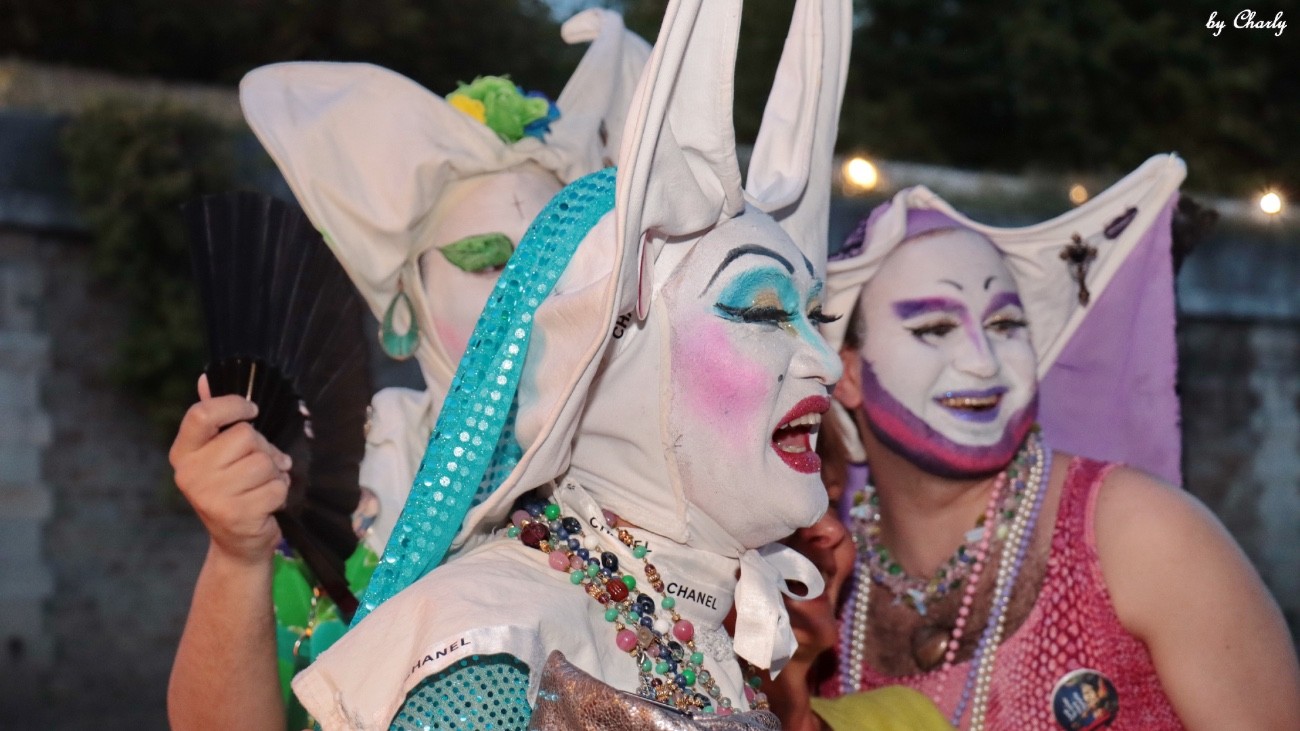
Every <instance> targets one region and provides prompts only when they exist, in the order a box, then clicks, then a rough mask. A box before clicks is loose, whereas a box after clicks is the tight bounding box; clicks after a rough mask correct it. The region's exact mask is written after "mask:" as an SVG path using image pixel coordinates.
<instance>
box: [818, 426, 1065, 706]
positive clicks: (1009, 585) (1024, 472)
mask: <svg viewBox="0 0 1300 731" xmlns="http://www.w3.org/2000/svg"><path fill="white" fill-rule="evenodd" d="M1051 464H1052V461H1051V452H1050V450H1048V449H1047V448H1045V447H1044V446H1043V443H1042V439H1041V437H1040V436H1039V433H1038V430H1037V429H1034V431H1032V432H1031V433H1030V435H1029V437H1028V438H1027V439H1026V440H1025V443H1024V445H1023V446H1021V448H1020V451H1019V452H1018V453H1017V455H1016V458H1015V460H1013V462H1012V464H1011V465H1010V466H1009V467H1008V468H1007V470H1006V472H1005V473H1004V475H1002V476H999V480H1000V481H1004V482H1010V483H1011V484H1012V485H1013V488H1012V490H1013V492H1019V493H1021V494H1022V495H1023V496H1025V497H1028V498H1029V499H1021V500H1020V501H1019V503H1018V505H1017V508H1016V510H1015V512H1014V514H1013V518H1012V520H1011V525H1010V527H1009V528H1008V529H1007V531H1006V534H1005V536H1004V537H1003V536H999V538H1002V540H1003V542H1002V556H1001V560H1000V562H999V564H998V574H997V578H996V580H995V582H994V588H993V601H992V608H991V610H990V612H989V619H988V622H987V624H986V625H985V627H984V631H983V632H982V633H981V635H980V639H979V642H978V644H977V645H976V647H975V653H974V655H973V656H972V657H971V667H970V670H969V671H968V672H967V674H966V680H965V683H964V684H963V686H962V692H961V698H960V700H959V701H958V703H957V707H956V708H955V709H954V712H953V714H952V716H951V717H950V719H949V720H950V722H951V723H952V725H953V726H954V727H958V726H959V725H960V723H961V719H962V716H963V715H964V714H965V712H966V708H967V705H968V704H970V705H971V723H970V726H969V728H970V729H971V730H972V731H981V730H982V729H983V728H984V718H985V713H986V712H987V709H988V700H989V689H990V686H991V683H992V678H993V665H994V660H995V658H996V656H997V649H998V646H999V645H1000V644H1001V643H1002V638H1003V634H1004V632H1005V630H1006V620H1007V608H1008V606H1009V605H1010V599H1011V593H1012V590H1013V589H1014V587H1015V584H1016V578H1017V577H1018V576H1019V574H1020V568H1021V566H1022V565H1023V563H1024V559H1025V555H1026V554H1027V553H1028V549H1029V545H1030V544H1031V543H1032V542H1033V535H1034V530H1035V527H1036V526H1037V524H1038V515H1039V513H1040V512H1041V511H1042V506H1043V497H1044V496H1045V495H1046V494H1047V482H1048V480H1047V476H1048V475H1050V474H1051ZM998 489H1000V488H998V487H995V488H994V490H995V492H996V491H997V490H998ZM997 502H998V496H997V495H996V494H994V495H993V496H991V498H990V501H989V505H990V508H989V509H986V511H985V518H984V520H985V522H986V524H987V522H988V521H989V520H990V519H991V518H992V517H993V516H992V506H994V505H996V504H997ZM990 536H991V532H987V531H986V532H985V534H984V536H982V537H981V539H980V543H979V545H978V546H977V547H976V549H975V551H974V555H975V560H974V561H972V562H971V564H972V568H971V571H970V577H969V580H968V581H967V582H966V587H965V591H964V592H963V593H962V600H961V606H960V607H959V609H958V614H957V623H956V626H955V627H954V628H953V630H952V633H951V635H950V637H949V639H948V641H947V642H946V643H945V645H946V646H945V651H944V656H943V661H944V662H943V667H942V668H941V670H940V671H939V672H940V673H941V675H940V676H939V687H938V689H937V690H936V693H935V695H936V698H935V702H936V703H938V702H939V699H941V698H942V697H943V686H944V684H945V683H946V681H947V678H948V673H949V672H950V671H951V670H952V667H953V665H954V663H955V661H956V657H957V650H958V648H959V647H960V645H961V640H962V637H963V634H964V631H965V627H966V622H967V619H968V618H969V616H970V613H971V611H972V610H971V608H972V605H973V604H974V596H975V590H976V588H977V587H978V585H979V577H980V574H981V573H982V572H983V569H984V566H985V565H986V564H987V559H988V558H989V555H990V550H991V549H990ZM854 539H855V540H858V541H862V542H865V541H864V540H863V537H860V536H859V535H858V534H855V535H854ZM861 568H862V565H861V563H859V571H858V578H857V581H856V585H855V587H854V590H853V591H852V592H850V594H849V597H848V600H847V602H846V605H845V608H844V616H845V618H846V619H848V621H846V622H842V623H841V630H840V682H841V685H842V688H843V690H844V692H845V693H853V692H856V691H857V690H858V689H859V688H861V686H862V669H863V665H864V663H865V661H866V639H867V631H868V626H867V622H868V616H869V613H870V598H871V585H872V584H873V583H876V580H875V579H874V577H873V576H872V574H871V572H869V571H864V570H861Z"/></svg>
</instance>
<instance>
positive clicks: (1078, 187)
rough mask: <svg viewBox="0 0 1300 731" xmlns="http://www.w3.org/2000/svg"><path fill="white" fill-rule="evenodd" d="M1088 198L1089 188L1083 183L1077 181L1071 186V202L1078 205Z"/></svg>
mask: <svg viewBox="0 0 1300 731" xmlns="http://www.w3.org/2000/svg"><path fill="white" fill-rule="evenodd" d="M1087 200H1088V189H1087V188H1085V187H1083V184H1082V183H1075V184H1074V185H1071V186H1070V202H1071V203H1073V204H1074V205H1076V206H1080V205H1083V204H1084V203H1085V202H1086V201H1087Z"/></svg>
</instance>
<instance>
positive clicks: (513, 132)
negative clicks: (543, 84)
mask: <svg viewBox="0 0 1300 731" xmlns="http://www.w3.org/2000/svg"><path fill="white" fill-rule="evenodd" d="M447 103H449V104H451V105H452V106H453V107H455V108H457V109H459V110H460V111H462V112H464V113H465V114H468V115H469V116H471V117H473V118H474V119H477V120H478V121H480V122H482V123H483V124H485V125H487V126H488V129H491V130H492V131H493V132H496V133H497V135H498V136H499V137H500V138H501V139H502V140H505V141H506V142H507V143H511V142H518V141H519V140H522V139H523V138H525V137H536V138H537V139H539V140H540V139H543V138H544V137H545V136H546V133H547V132H550V130H551V123H552V122H554V121H555V120H557V119H559V118H560V110H559V108H557V107H556V106H555V104H554V102H552V101H551V100H549V99H547V98H546V96H545V95H544V94H542V93H541V92H538V91H530V92H525V91H524V90H523V89H521V88H519V87H518V86H516V85H515V83H514V82H513V81H511V80H510V79H509V78H508V77H505V76H480V77H478V78H476V79H474V80H473V81H472V82H470V83H468V84H461V85H460V86H459V87H458V88H457V89H456V91H453V92H452V93H451V94H449V95H448V96H447Z"/></svg>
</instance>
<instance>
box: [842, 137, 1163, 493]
mask: <svg viewBox="0 0 1300 731" xmlns="http://www.w3.org/2000/svg"><path fill="white" fill-rule="evenodd" d="M1186 173H1187V169H1186V165H1185V164H1184V163H1183V161H1182V160H1181V159H1179V157H1178V156H1177V155H1173V154H1167V155H1156V156H1154V157H1152V158H1150V159H1149V160H1147V161H1146V162H1145V163H1143V164H1142V165H1141V166H1140V167H1139V168H1138V169H1137V170H1135V171H1133V172H1132V173H1130V174H1129V175H1127V176H1125V177H1124V178H1123V179H1122V180H1120V181H1118V182H1117V183H1115V184H1114V185H1112V186H1111V187H1110V188H1108V189H1106V190H1105V191H1103V192H1101V193H1100V194H1098V195H1097V196H1096V197H1094V198H1092V199H1091V200H1089V201H1088V202H1087V203H1084V204H1083V205H1081V206H1079V207H1077V208H1075V209H1074V210H1072V211H1069V212H1067V213H1065V214H1063V215H1061V216H1058V217H1056V218H1053V219H1051V220H1049V221H1045V222H1043V223H1039V224H1036V225H1032V226H1024V227H1016V228H1001V227H995V226H988V225H985V224H982V223H979V222H976V221H973V220H971V219H970V218H968V217H966V216H965V215H963V214H962V213H960V212H959V211H957V210H956V209H955V208H953V207H952V206H951V205H949V204H948V203H947V202H946V201H944V200H943V199H942V198H940V197H939V196H938V195H936V194H935V193H933V192H932V191H930V190H929V189H927V188H925V187H922V186H918V187H914V188H907V189H904V190H902V191H900V192H899V193H897V194H896V195H895V196H894V198H893V199H892V200H891V201H890V202H889V203H886V204H883V205H881V206H880V207H878V208H877V209H876V210H875V211H873V212H872V214H871V216H870V218H869V219H868V220H867V221H865V222H864V223H863V224H862V226H861V227H860V228H859V230H858V231H857V232H856V233H855V235H854V236H851V237H850V239H849V241H848V242H847V243H846V249H845V251H844V253H843V254H840V255H837V256H836V257H834V258H833V260H832V261H831V262H830V263H829V264H828V282H827V304H828V308H830V309H832V311H835V312H844V313H847V312H849V311H850V310H852V309H853V308H854V307H855V306H856V303H857V302H858V301H859V299H860V295H861V292H862V289H863V287H865V286H866V283H867V282H868V281H870V280H871V278H872V277H873V276H874V275H875V273H876V272H877V271H878V270H879V268H880V266H881V264H882V263H883V262H884V260H885V258H886V257H887V256H888V255H889V253H890V252H891V251H893V250H894V248H895V247H897V246H898V245H899V244H900V243H902V242H903V241H905V240H906V239H907V238H908V237H910V236H911V235H914V234H915V233H918V232H919V231H920V230H922V229H927V228H934V227H936V226H956V227H961V228H968V229H971V230H973V231H976V232H978V233H980V234H983V235H984V236H985V237H987V238H988V239H989V240H990V241H992V242H993V245H994V246H996V247H997V248H998V250H999V251H1000V252H1001V253H1002V256H1003V260H1004V262H1005V263H1006V265H1007V268H1008V269H1009V270H1010V271H1011V274H1012V276H1013V277H1014V278H1015V280H1016V285H1017V288H1018V289H1019V292H1020V298H1021V300H1022V302H1023V303H1024V308H1025V314H1026V316H1027V320H1028V323H1029V334H1030V340H1031V342H1032V343H1033V346H1034V350H1035V353H1036V354H1037V357H1038V378H1039V418H1040V422H1041V423H1042V426H1043V431H1044V436H1045V438H1046V439H1047V440H1048V442H1049V443H1050V444H1052V446H1053V447H1056V448H1059V449H1064V450H1066V451H1069V452H1073V453H1076V454H1083V455H1086V456H1088V457H1093V458H1096V459H1109V460H1116V461H1124V462H1127V463H1129V464H1132V465H1134V466H1137V467H1141V468H1143V469H1146V470H1148V471H1150V472H1152V473H1154V474H1156V475H1159V476H1160V477H1163V478H1165V479H1167V480H1170V481H1171V482H1175V483H1176V482H1178V481H1179V474H1180V468H1179V460H1180V448H1179V445H1180V443H1181V441H1180V435H1179V432H1178V400H1177V395H1176V394H1175V392H1174V382H1175V376H1176V363H1177V351H1176V347H1175V343H1174V290H1173V270H1172V261H1171V257H1170V253H1169V248H1170V237H1171V216H1172V212H1173V206H1174V205H1175V204H1176V203H1177V193H1178V187H1179V185H1180V184H1181V183H1182V181H1183V178H1184V177H1185V176H1186ZM848 319H849V318H847V317H845V318H842V319H841V320H840V321H838V322H835V323H832V324H831V325H829V326H827V328H826V329H825V331H824V332H825V333H826V336H827V339H828V340H830V341H831V343H832V344H833V345H836V346H838V345H839V344H840V343H842V342H843V339H844V335H845V328H847V326H848Z"/></svg>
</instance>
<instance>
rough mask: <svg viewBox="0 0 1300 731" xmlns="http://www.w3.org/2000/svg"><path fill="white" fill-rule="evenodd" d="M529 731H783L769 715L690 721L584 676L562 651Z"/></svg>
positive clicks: (545, 677)
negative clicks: (566, 658) (565, 657)
mask: <svg viewBox="0 0 1300 731" xmlns="http://www.w3.org/2000/svg"><path fill="white" fill-rule="evenodd" d="M528 728H529V729H530V731H778V729H780V728H781V722H780V721H779V720H778V719H777V717H776V716H775V715H773V714H772V713H769V712H767V711H745V712H744V713H734V714H731V715H729V716H714V715H701V716H697V717H694V718H692V717H690V716H686V715H684V714H681V713H678V712H677V711H675V710H673V709H670V708H668V707H666V706H661V705H659V704H657V703H651V702H650V701H647V700H645V699H644V698H638V697H637V696H634V695H632V694H630V693H621V692H619V691H617V690H615V689H614V688H612V687H610V686H608V685H606V684H604V683H602V682H600V681H599V680H596V679H595V678H593V677H591V676H590V675H588V674H587V673H584V672H583V671H581V670H579V669H578V668H577V667H575V666H574V665H573V664H571V663H570V662H568V661H567V660H565V659H564V654H563V653H561V652H560V651H559V650H554V651H552V652H551V654H550V656H549V657H548V658H547V659H546V667H545V668H543V670H542V681H541V687H540V688H539V689H538V691H537V708H536V709H535V710H534V711H533V718H532V721H531V722H530V723H529V724H528Z"/></svg>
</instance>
